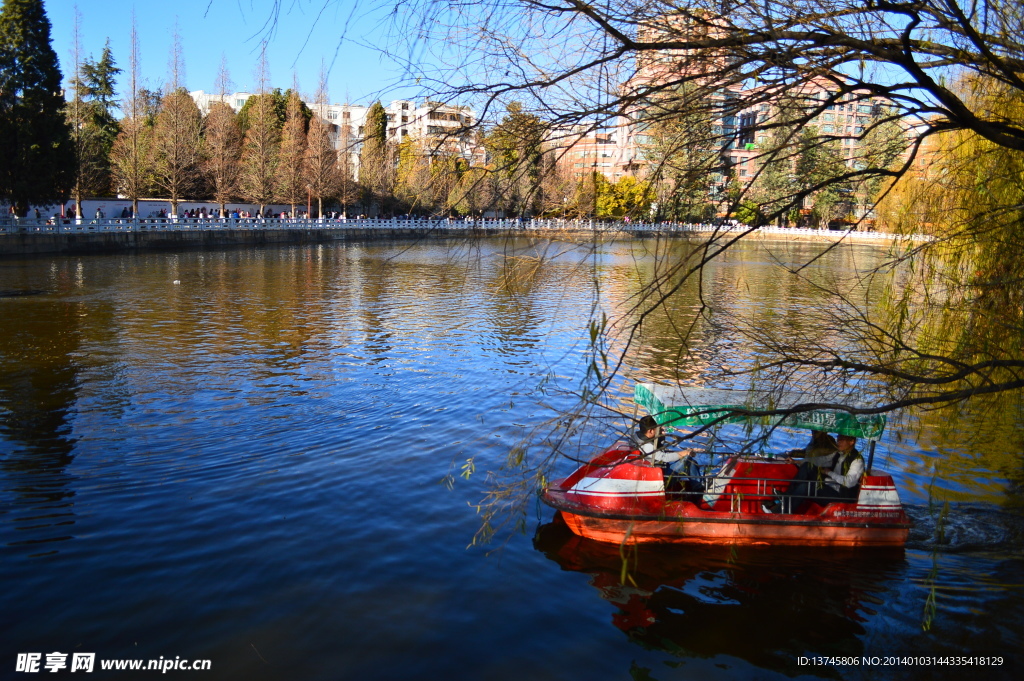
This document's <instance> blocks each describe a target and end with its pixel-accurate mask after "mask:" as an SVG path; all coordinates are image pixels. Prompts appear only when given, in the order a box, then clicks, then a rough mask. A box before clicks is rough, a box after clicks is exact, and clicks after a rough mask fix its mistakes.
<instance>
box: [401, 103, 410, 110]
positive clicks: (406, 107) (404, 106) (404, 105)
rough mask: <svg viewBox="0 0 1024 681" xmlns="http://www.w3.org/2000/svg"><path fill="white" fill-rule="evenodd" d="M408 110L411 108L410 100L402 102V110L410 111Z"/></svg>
mask: <svg viewBox="0 0 1024 681" xmlns="http://www.w3.org/2000/svg"><path fill="white" fill-rule="evenodd" d="M408 110H409V103H408V102H402V111H408Z"/></svg>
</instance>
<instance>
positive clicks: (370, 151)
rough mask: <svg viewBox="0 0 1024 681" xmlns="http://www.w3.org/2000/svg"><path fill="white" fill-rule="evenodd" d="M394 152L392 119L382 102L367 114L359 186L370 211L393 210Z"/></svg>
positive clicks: (373, 106)
mask: <svg viewBox="0 0 1024 681" xmlns="http://www.w3.org/2000/svg"><path fill="white" fill-rule="evenodd" d="M393 156H394V154H393V150H392V149H391V147H390V145H389V144H388V117H387V113H386V112H385V111H384V107H383V106H381V103H380V102H374V103H373V105H372V106H370V109H369V111H367V112H366V123H365V128H364V130H363V148H362V149H361V150H360V152H359V184H360V185H362V187H363V192H364V198H363V204H364V205H365V206H366V209H367V211H368V212H369V211H370V207H371V206H373V205H376V206H377V207H378V208H379V209H380V210H381V212H386V209H387V208H388V207H390V204H391V195H392V190H393V188H394V181H395V164H394V159H393Z"/></svg>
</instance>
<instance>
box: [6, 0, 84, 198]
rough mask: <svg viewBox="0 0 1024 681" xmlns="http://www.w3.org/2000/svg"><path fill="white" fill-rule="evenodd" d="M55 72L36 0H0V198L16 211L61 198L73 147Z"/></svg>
mask: <svg viewBox="0 0 1024 681" xmlns="http://www.w3.org/2000/svg"><path fill="white" fill-rule="evenodd" d="M61 81H62V77H61V73H60V68H59V66H58V62H57V55H56V54H55V53H54V51H53V48H52V47H51V46H50V21H49V19H47V18H46V13H45V11H44V9H43V3H42V1H41V0H4V4H3V8H2V10H0V150H2V153H0V198H2V199H6V200H9V201H11V202H12V203H13V204H14V206H15V208H16V210H17V212H18V214H19V215H25V213H26V211H27V210H28V207H29V204H33V203H54V202H58V201H64V200H66V199H67V196H68V191H69V190H70V188H71V185H72V183H73V182H74V174H75V149H74V145H73V144H72V141H71V131H70V129H69V126H68V124H67V120H66V118H65V115H64V99H63V97H62V96H61Z"/></svg>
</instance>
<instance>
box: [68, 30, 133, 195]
mask: <svg viewBox="0 0 1024 681" xmlns="http://www.w3.org/2000/svg"><path fill="white" fill-rule="evenodd" d="M78 45H79V40H78V22H77V20H76V22H75V38H74V49H73V53H74V61H75V68H76V74H75V77H74V78H72V80H71V87H72V89H73V91H74V94H73V96H72V99H71V101H69V102H68V104H67V109H66V111H67V118H68V124H69V125H70V127H71V137H72V141H73V143H74V146H75V157H76V160H77V163H76V169H75V170H76V172H75V182H74V185H73V186H72V188H71V195H72V197H73V198H74V199H75V206H76V214H78V215H81V214H82V200H83V199H85V198H86V197H89V196H105V195H109V194H111V193H112V192H111V189H112V187H111V172H110V154H111V150H112V148H113V146H114V140H115V139H117V135H118V132H119V131H120V126H119V125H118V122H117V119H115V118H114V114H113V109H115V108H116V103H115V101H114V76H115V75H117V74H118V73H121V69H119V68H117V67H116V66H115V65H114V59H113V56H112V55H111V52H110V41H109V40H108V41H107V45H106V47H104V48H103V56H102V57H101V58H100V60H99V61H98V62H93V61H92V60H91V59H86V60H85V61H80V60H79V49H78Z"/></svg>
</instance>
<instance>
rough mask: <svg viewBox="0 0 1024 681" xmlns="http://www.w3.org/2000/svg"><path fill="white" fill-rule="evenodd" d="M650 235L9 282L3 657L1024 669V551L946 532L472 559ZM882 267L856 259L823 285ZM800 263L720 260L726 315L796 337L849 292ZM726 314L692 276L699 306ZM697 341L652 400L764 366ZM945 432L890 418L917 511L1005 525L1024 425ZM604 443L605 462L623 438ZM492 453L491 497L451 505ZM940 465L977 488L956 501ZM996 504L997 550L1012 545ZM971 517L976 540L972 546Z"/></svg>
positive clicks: (0, 373) (304, 251)
mask: <svg viewBox="0 0 1024 681" xmlns="http://www.w3.org/2000/svg"><path fill="white" fill-rule="evenodd" d="M633 246H644V245H643V244H632V245H630V244H606V245H601V246H600V247H599V248H598V249H597V251H596V252H593V251H591V249H590V247H589V246H587V245H571V244H558V243H549V242H535V241H529V240H522V241H497V240H495V241H486V240H485V241H480V242H472V243H471V244H469V245H467V244H466V243H463V242H453V243H451V244H445V243H438V242H430V243H420V244H379V245H368V246H360V245H351V244H337V245H329V246H328V245H316V246H309V247H294V248H280V249H274V248H270V249H238V250H228V251H213V252H190V253H179V254H174V253H169V254H139V255H125V256H109V257H107V256H103V257H88V258H39V259H31V260H24V261H10V260H7V261H3V262H0V293H7V292H16V291H24V292H32V293H33V294H34V295H0V318H2V320H3V333H2V334H0V555H2V559H0V581H2V583H3V584H4V585H5V586H7V587H8V588H7V589H5V592H4V595H3V596H2V597H0V598H2V599H3V601H2V603H0V612H2V613H3V614H4V624H8V622H14V623H15V625H14V626H8V627H6V628H5V640H4V642H3V644H2V646H3V647H2V649H0V670H5V671H8V672H9V668H5V667H3V665H5V664H7V663H8V661H9V660H13V659H14V658H13V656H14V655H15V654H16V653H17V652H26V651H46V652H50V651H54V650H57V651H60V650H63V651H65V652H71V651H72V650H83V651H87V652H92V651H95V652H97V654H99V655H100V656H106V657H108V658H109V657H146V658H150V657H152V658H156V657H159V656H161V655H164V656H168V655H169V656H170V657H174V656H176V655H180V656H182V657H194V658H209V659H211V660H213V661H214V664H215V669H217V670H218V672H217V674H216V678H218V679H234V678H237V679H246V680H249V679H280V678H301V679H337V678H375V679H389V678H395V679H399V678H401V679H408V678H451V679H461V678H465V679H471V678H472V679H478V678H488V679H504V678H508V679H521V678H524V677H525V678H551V679H575V678H607V677H608V676H609V673H608V671H609V669H614V670H616V673H617V675H618V676H624V675H625V674H626V673H627V672H628V671H629V670H630V669H633V670H634V676H637V675H640V676H642V675H643V674H644V673H647V674H648V676H649V677H650V678H659V679H660V678H685V677H687V676H688V675H701V676H707V677H709V678H736V677H737V675H746V676H756V677H760V678H772V677H775V678H787V677H789V676H792V675H799V674H810V675H819V676H827V675H829V674H830V673H833V672H829V671H828V670H822V669H817V670H809V669H806V668H805V669H800V668H797V667H794V664H796V663H795V661H794V660H795V657H794V656H796V655H798V654H818V655H821V654H826V653H830V652H836V653H842V652H858V651H859V652H863V653H871V652H872V651H878V650H880V649H882V648H884V647H885V645H884V642H885V641H892V640H896V641H899V642H900V645H901V646H902V647H903V649H905V651H920V652H923V651H929V652H934V651H940V650H947V651H959V652H966V651H980V650H982V649H986V648H987V649H992V648H994V649H998V650H1000V651H1003V652H1006V651H1009V650H1017V649H1019V648H1020V644H1021V639H1020V633H1019V632H1020V631H1021V628H1022V623H1024V597H1022V593H1021V590H1022V586H1021V585H1022V584H1024V578H1022V575H1021V571H1022V570H1021V559H1020V555H1019V548H1018V547H1019V544H1014V543H1013V541H1006V542H1004V541H1002V540H995V541H991V540H989V539H985V540H984V541H982V542H980V543H978V542H974V543H973V544H971V545H970V548H971V549H972V550H971V551H970V552H966V553H948V552H946V553H941V554H935V556H934V557H933V555H932V554H931V553H928V552H924V551H921V550H919V549H920V548H928V547H929V546H930V545H929V544H928V543H927V542H928V540H927V539H922V540H921V541H922V543H920V544H915V545H914V547H913V548H911V549H910V550H908V551H907V553H906V555H905V556H897V557H886V556H881V555H880V554H872V555H871V557H866V556H863V555H859V554H858V555H849V556H846V555H839V554H829V557H828V558H824V557H822V556H820V555H818V554H812V555H807V554H804V553H799V552H789V551H787V552H784V553H778V552H757V551H740V552H738V553H735V554H734V553H732V552H730V551H728V550H715V549H707V550H701V551H697V552H694V551H692V550H691V549H687V551H686V552H685V553H681V554H665V555H661V554H658V552H656V551H655V552H646V551H645V552H644V553H643V554H642V555H639V562H635V561H634V564H632V567H631V571H630V575H631V576H632V579H633V581H632V582H630V581H625V582H624V581H623V580H622V578H621V569H620V568H621V560H620V559H619V555H618V551H617V550H612V551H611V553H610V554H609V553H608V551H607V550H605V549H604V548H597V549H595V548H594V547H592V546H591V547H589V548H587V547H582V546H580V547H577V548H576V549H573V550H570V549H569V548H567V547H570V546H571V545H572V544H573V539H572V537H566V536H563V537H562V538H561V539H560V540H557V541H556V540H554V539H551V540H550V541H549V539H550V537H548V535H549V534H551V531H550V528H545V529H543V530H542V532H541V533H540V535H538V540H537V541H538V548H540V549H541V550H542V551H543V553H541V552H538V551H535V550H533V548H532V546H531V545H530V542H529V538H528V537H519V536H513V537H511V538H510V539H509V543H508V545H507V546H506V547H505V548H504V549H503V551H502V552H501V554H500V555H498V556H492V557H487V556H485V555H484V552H483V551H479V550H476V549H472V550H468V551H467V549H466V545H467V544H468V543H469V542H470V540H471V538H472V537H473V534H474V532H475V531H476V530H477V529H478V527H479V525H478V523H479V519H478V517H477V516H476V515H475V513H474V510H473V508H472V506H471V505H472V504H475V503H477V502H478V501H479V500H480V498H481V496H482V495H483V494H484V492H485V489H486V485H487V482H486V476H485V471H487V470H488V469H492V468H495V467H496V466H497V465H498V464H499V463H500V462H502V461H504V460H505V459H506V457H507V456H508V453H509V451H510V449H511V448H512V447H513V445H515V444H516V443H517V442H518V440H519V438H520V437H521V436H522V434H523V433H525V432H529V431H530V430H531V429H532V428H535V427H538V426H539V425H540V424H543V423H545V422H546V421H547V420H548V419H550V418H552V417H553V416H558V415H561V414H563V413H564V412H565V410H567V409H568V408H570V407H571V406H573V405H574V404H575V399H574V398H573V397H572V394H571V393H572V391H574V390H576V389H578V387H579V385H580V380H581V376H582V375H583V373H584V372H585V370H586V369H585V366H586V363H587V362H588V361H589V359H588V356H587V354H586V351H587V347H588V343H589V337H588V333H587V329H588V322H589V319H590V315H591V311H592V310H604V311H606V312H607V313H608V315H609V318H610V319H613V320H614V319H618V318H621V317H623V316H625V317H628V316H629V309H630V305H631V304H632V302H634V301H635V297H634V296H635V293H636V292H637V289H638V287H639V286H640V285H641V284H642V283H643V282H644V281H647V280H648V279H649V278H650V273H651V269H652V268H653V267H655V264H654V262H653V260H652V259H651V256H650V253H649V252H647V251H645V250H644V249H643V248H639V247H638V248H635V249H634V248H633ZM649 246H650V248H651V252H653V251H655V250H657V249H662V250H661V251H659V252H660V253H662V254H665V255H667V256H668V257H681V254H682V253H683V252H685V250H686V249H688V248H690V246H687V245H685V244H682V243H673V244H669V245H666V244H658V245H653V244H652V245H649ZM666 249H667V250H666ZM776 255H777V256H778V257H781V258H792V259H794V260H795V259H797V258H798V257H805V256H806V255H807V253H806V252H802V251H800V247H795V246H789V245H787V246H786V247H785V248H784V249H782V251H781V252H780V253H778V254H776ZM877 257H879V256H878V254H877V253H874V252H873V251H871V250H870V249H864V248H863V247H856V248H852V249H849V250H843V249H838V250H837V251H836V253H833V254H830V255H829V256H828V257H826V258H824V259H822V261H821V262H820V263H819V266H820V268H821V272H820V276H826V273H827V271H828V268H830V267H831V268H840V269H841V268H844V267H853V266H855V265H856V266H861V264H863V261H870V260H871V258H877ZM773 267H774V265H773V264H772V260H771V258H766V257H765V254H764V251H763V249H761V248H760V247H753V246H752V247H750V248H739V249H737V250H736V251H735V252H734V253H733V254H731V255H730V257H729V258H726V259H725V260H724V261H723V262H721V263H720V264H717V265H715V266H713V267H712V268H710V269H709V271H708V276H709V280H708V281H709V282H713V286H711V287H709V288H708V289H707V290H706V291H705V292H704V294H705V295H706V296H707V297H708V298H710V299H712V300H713V301H714V304H715V305H722V306H727V307H729V306H731V307H734V308H735V309H737V310H740V311H743V312H744V313H745V314H748V315H750V317H751V318H752V319H759V318H760V317H759V315H764V314H767V312H766V311H765V308H766V307H771V308H773V309H774V310H775V312H774V313H773V314H774V315H775V318H776V319H778V318H779V316H780V315H781V316H783V317H786V318H787V319H788V321H787V323H793V324H797V323H798V319H799V314H798V313H799V309H800V306H802V305H812V304H816V299H815V295H816V294H815V293H813V292H808V291H807V290H805V289H802V288H801V287H799V286H798V285H797V284H796V283H795V280H794V279H786V278H779V277H775V276H773V272H774V271H775V270H773V269H772V268H773ZM815 276H819V275H815ZM175 282H178V283H175ZM595 282H598V283H599V284H600V286H598V287H595ZM699 303H700V299H699V295H698V292H697V291H696V290H693V289H686V288H684V290H682V291H680V292H679V294H678V296H676V297H673V298H672V299H671V300H670V307H671V309H672V310H675V311H676V312H681V311H685V310H690V309H693V308H694V306H696V305H698V304H699ZM673 338H676V339H678V333H676V332H675V330H674V329H673V328H672V319H671V318H670V317H669V316H657V315H655V316H652V318H651V319H649V320H647V321H646V322H645V324H644V326H643V329H642V342H641V343H640V344H639V345H636V346H635V347H634V348H633V350H631V352H630V353H629V354H628V356H627V357H626V368H625V369H624V373H625V378H624V380H623V383H622V392H623V395H624V396H625V395H627V394H631V393H632V380H633V379H635V378H639V379H644V380H650V379H656V380H669V379H672V378H674V377H676V376H684V377H690V378H694V379H699V378H700V377H701V376H702V374H703V373H704V372H705V371H706V370H707V369H708V368H709V367H720V366H721V365H723V364H725V365H729V364H738V363H742V362H746V361H749V358H748V357H746V356H745V355H744V348H743V347H742V346H741V345H740V344H739V343H738V342H737V340H736V339H735V338H730V337H728V335H725V334H723V332H722V329H721V328H718V327H716V326H715V324H714V323H713V321H712V320H703V321H701V322H700V323H699V324H698V325H697V326H696V327H695V328H694V333H693V335H692V337H691V339H690V343H691V345H692V347H689V348H687V349H686V352H688V353H689V354H688V355H687V356H688V357H691V358H695V359H694V361H689V362H687V363H686V364H685V365H682V364H680V361H679V358H680V356H681V352H682V349H681V348H680V347H679V346H678V342H676V343H675V345H673V340H672V339H673ZM617 342H619V341H618V340H617V339H616V338H613V339H612V344H613V348H612V349H613V350H614V344H615V343H617ZM626 379H628V380H626ZM624 425H625V422H624V421H623V420H622V419H618V418H615V417H613V418H610V419H609V420H608V421H607V422H601V424H600V425H599V426H595V428H594V430H595V431H605V430H608V431H611V430H615V429H616V428H620V429H621V428H622V427H624ZM913 426H914V424H909V425H901V426H898V427H896V428H895V429H891V430H890V432H889V433H888V434H887V436H886V437H887V439H886V440H885V441H883V442H882V445H881V448H880V452H879V456H878V460H879V461H880V462H881V463H882V464H884V466H885V468H886V470H887V471H888V472H891V473H892V474H893V475H894V476H895V477H896V479H897V484H898V485H900V487H901V490H902V491H904V492H905V493H906V494H905V496H906V497H907V500H908V501H910V502H911V503H913V504H915V505H916V507H918V508H922V509H925V508H927V507H928V503H929V500H932V501H933V502H936V504H933V507H936V505H937V506H938V507H941V502H942V501H944V500H945V499H953V500H954V501H958V502H972V503H974V504H975V505H978V507H979V508H982V509H985V512H988V511H991V510H992V506H993V505H995V504H1002V503H1004V501H1005V499H1006V498H1007V496H1008V492H1007V489H1008V487H1009V489H1010V492H1009V494H1010V495H1012V494H1013V492H1012V490H1013V489H1014V488H1013V487H1012V484H1013V482H1012V481H1014V480H1020V479H1022V475H1021V470H1022V468H1024V467H1022V466H1021V463H1020V459H1019V457H1017V458H1014V457H1013V456H1011V455H1010V454H1008V453H1007V452H1019V451H1020V449H1019V448H1018V449H1016V450H1013V449H1012V447H1007V446H1005V445H1006V444H1007V443H1018V444H1019V439H1020V438H1019V434H1015V433H1014V431H1013V430H1012V429H1009V430H1007V432H1006V433H1005V434H1004V435H1003V436H1002V437H1001V438H996V439H993V440H990V441H988V443H987V444H984V443H983V444H981V445H979V446H977V447H966V446H962V445H961V444H959V443H960V440H959V439H958V435H957V434H956V433H951V434H942V433H939V434H936V435H934V437H933V436H932V435H929V436H927V438H926V439H925V440H922V441H921V442H919V441H918V440H916V439H915V438H914V437H911V435H912V433H913V432H915V430H914V427H913ZM926 430H928V429H926ZM929 432H931V431H930V430H929ZM606 434H608V433H604V432H602V436H604V435H606ZM592 435H593V433H592V432H590V431H587V432H583V431H581V434H580V435H579V438H580V442H581V444H582V445H586V446H594V447H600V446H603V445H605V444H607V442H606V441H605V440H601V439H600V438H594V437H593V436H592ZM794 437H796V436H795V435H794ZM801 437H802V436H801ZM1013 446H1017V444H1013ZM936 452H941V454H942V455H943V457H945V458H939V457H936ZM471 458H472V459H473V460H474V462H475V465H476V471H477V472H476V473H475V474H473V475H471V476H470V477H469V479H468V480H466V479H462V478H458V482H457V484H456V485H455V488H454V490H451V491H449V490H448V489H446V488H445V487H444V486H443V485H440V484H438V483H439V481H440V480H441V479H442V478H444V476H445V475H446V474H448V473H450V472H454V473H455V475H456V476H457V474H458V473H459V472H460V471H461V470H462V466H463V465H464V464H465V463H466V461H467V459H471ZM566 465H568V466H572V465H573V464H572V462H566ZM937 467H944V468H942V472H943V473H945V472H946V471H950V472H952V473H953V474H952V475H950V476H949V477H948V479H947V478H943V479H942V480H941V482H940V483H936V482H935V470H936V468H937ZM543 513H545V514H548V513H550V511H547V510H544V511H543ZM968 516H971V514H970V513H967V512H965V513H964V517H968ZM971 517H973V518H975V519H976V524H975V525H974V526H973V528H974V530H977V529H980V528H981V527H984V528H985V530H986V531H990V530H991V527H994V526H996V525H997V523H994V522H992V520H993V518H994V517H995V516H992V515H984V514H981V515H977V514H975V515H974V516H971ZM1013 517H1014V518H1016V517H1019V514H1018V515H1017V516H1013ZM549 518H550V515H547V516H546V517H544V518H543V519H544V520H545V521H546V520H548V519H549ZM925 524H926V518H925V515H922V526H924V525H925ZM964 527H967V529H963V528H964ZM1007 527H1010V528H1012V527H1014V525H1012V523H1011V524H1007ZM956 528H960V529H956ZM970 529H971V527H968V526H965V525H964V524H963V523H961V524H960V525H955V524H954V523H950V524H949V525H948V527H947V537H950V536H953V535H952V534H951V533H952V532H953V531H954V530H956V531H958V532H961V534H960V535H957V536H973V537H977V535H978V533H977V532H974V531H972V532H968V531H967V530H970ZM559 531H561V532H562V533H563V535H564V529H563V530H559ZM555 534H556V535H557V531H556V532H555ZM984 536H985V537H989V536H990V535H989V534H985V535H984ZM576 543H578V542H576ZM979 547H981V548H984V549H985V553H978V552H977V549H978V548H979ZM545 556H549V557H550V558H552V559H553V560H555V561H556V563H557V565H556V564H555V563H552V562H551V560H548V558H545ZM558 565H561V566H563V567H564V568H565V569H566V570H571V571H573V572H571V573H563V572H562V571H560V570H559V569H558ZM936 565H937V566H938V567H937V569H934V568H935V566H936ZM580 573H583V574H585V575H586V580H580V579H577V577H579V576H580ZM588 582H590V583H592V585H591V584H589V583H588ZM594 587H597V589H598V593H599V594H601V595H602V596H603V597H604V598H601V597H600V596H598V595H597V594H595V591H594ZM929 595H934V596H935V601H936V603H937V611H936V615H935V618H934V624H933V626H932V629H931V630H930V633H927V634H925V633H923V632H922V630H921V622H922V613H923V611H924V607H925V603H926V600H927V599H928V597H929ZM609 603H613V605H609ZM623 632H625V633H626V635H623ZM892 652H895V651H892ZM643 670H647V672H644V671H643ZM843 674H844V675H846V674H847V672H846V671H843ZM0 675H4V674H0ZM880 676H884V675H880ZM865 678H867V677H865Z"/></svg>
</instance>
